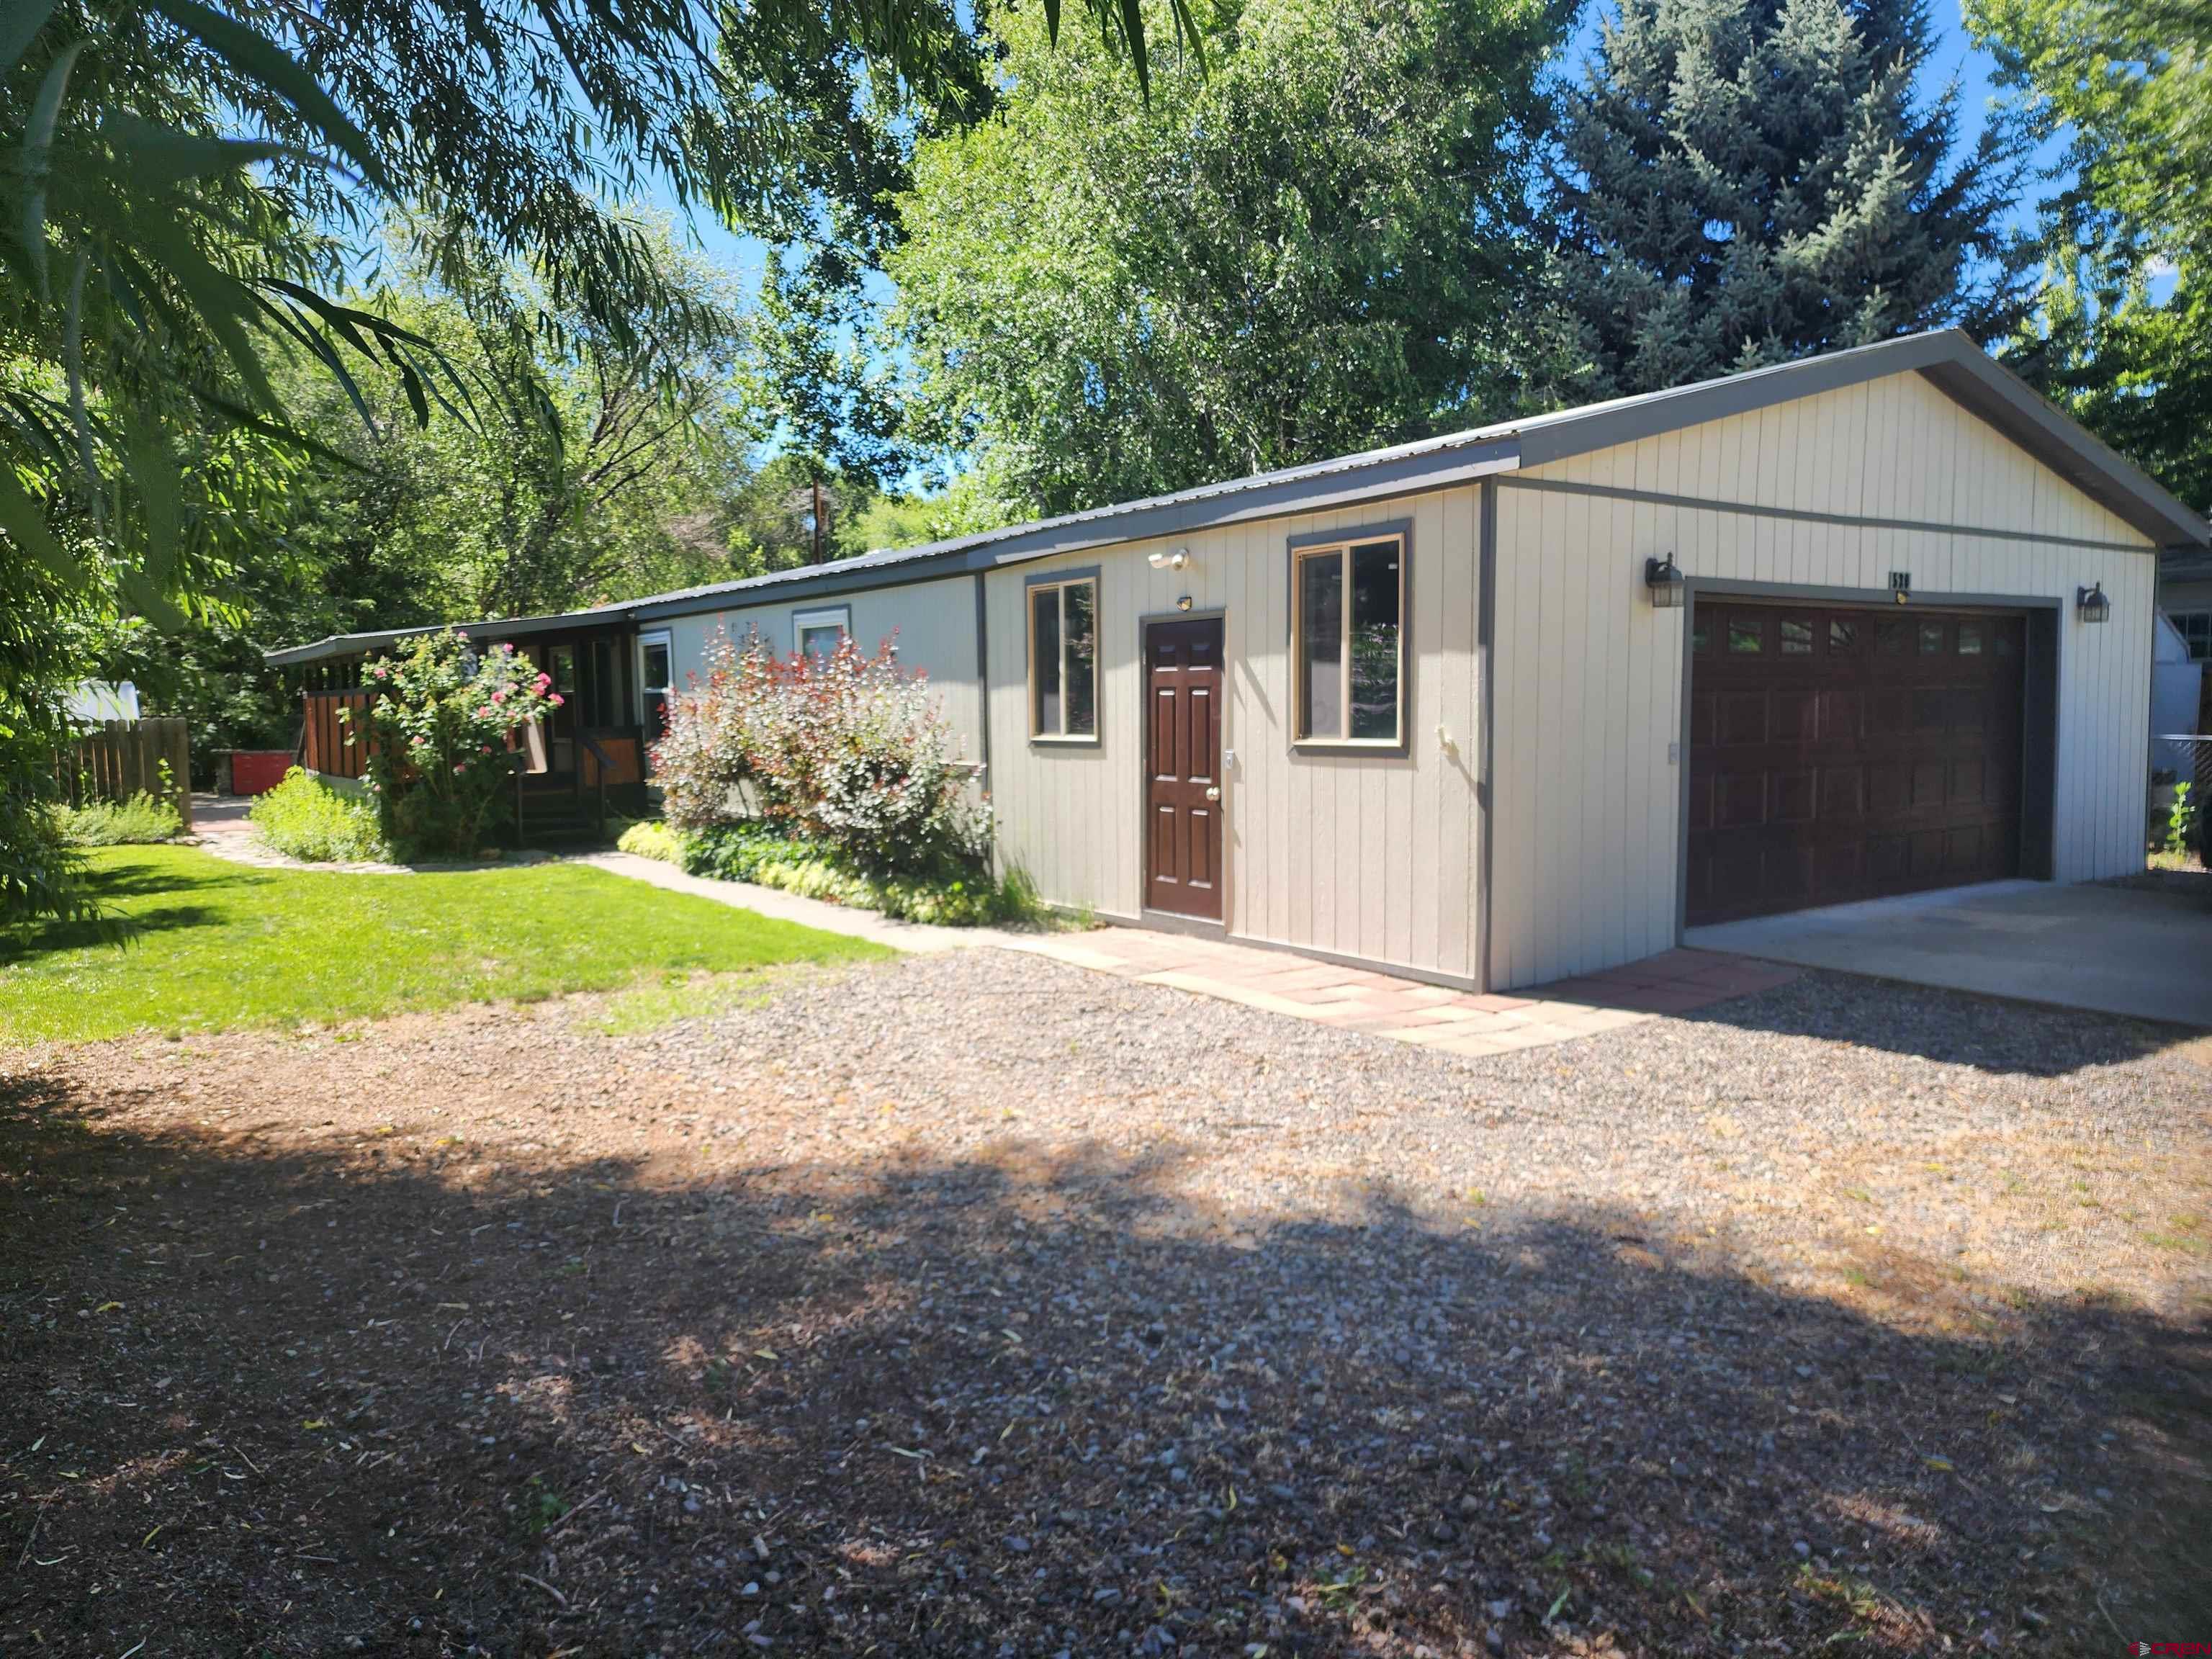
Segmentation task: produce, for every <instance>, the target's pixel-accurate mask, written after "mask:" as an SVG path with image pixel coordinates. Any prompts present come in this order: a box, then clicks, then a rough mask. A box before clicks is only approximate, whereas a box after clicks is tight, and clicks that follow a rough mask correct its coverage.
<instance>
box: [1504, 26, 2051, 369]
mask: <svg viewBox="0 0 2212 1659" xmlns="http://www.w3.org/2000/svg"><path fill="white" fill-rule="evenodd" d="M1933 47H1934V42H1933V38H1932V33H1931V30H1930V28H1929V21H1928V11H1927V6H1926V3H1925V0H1750V3H1743V0H1620V6H1619V9H1617V11H1615V12H1613V14H1612V15H1609V16H1607V17H1606V18H1605V19H1604V20H1603V27H1602V29H1601V34H1600V37H1599V40H1598V41H1597V43H1596V45H1595V47H1594V48H1593V50H1592V51H1591V52H1590V53H1589V57H1588V58H1587V59H1586V60H1585V62H1584V63H1583V66H1582V72H1581V75H1580V77H1579V79H1578V80H1576V81H1575V82H1572V83H1571V84H1570V85H1568V86H1567V87H1566V88H1564V90H1563V92H1562V94H1561V99H1560V110H1559V155H1558V157H1557V160H1556V162H1555V165H1554V166H1553V177H1552V188H1551V197H1552V207H1553V211H1554V213H1555V215H1556V219H1557V236H1558V242H1559V259H1558V264H1557V267H1556V270H1555V276H1556V283H1557V293H1556V299H1557V303H1558V306H1559V313H1558V314H1559V325H1558V331H1557V333H1556V335H1555V336H1554V337H1553V338H1552V339H1551V340H1550V342H1549V350H1548V353H1547V356H1548V359H1549V367H1548V368H1547V370H1546V373H1547V376H1548V377H1549V379H1550V380H1551V387H1550V390H1551V394H1552V396H1553V398H1557V399H1559V400H1560V401H1580V400H1583V399H1587V398H1601V397H1611V396H1615V395H1620V394H1624V393H1632V392H1650V391H1656V390H1659V389H1661V388H1663V387H1667V386H1680V385H1682V384H1683V383H1685V382H1687V381H1691V380H1703V379H1706V378H1709V377H1711V376H1714V375H1719V374H1729V373H1731V372H1733V371H1735V370H1738V369H1742V368H1755V367H1757V366H1759V364H1762V363H1771V362H1784V361H1787V360H1788V359H1790V358H1792V357H1797V356H1804V355H1807V354H1809V353H1813V352H1819V351H1827V350H1833V349H1838V348H1840V347H1845V346H1853V345H1860V344H1864V343H1868V342H1869V341H1874V340H1878V339H1882V338H1885V337H1889V336H1892V335H1896V334H1901V333H1909V332H1911V331H1915V330H1918V329H1923V328H1929V327H1935V326H1940V325H1947V324H1954V323H1956V324H1960V325H1964V326H1965V327H1966V328H1968V329H1970V330H1972V331H1974V332H1976V333H1978V334H1979V335H1981V336H1982V337H1985V338H1986V337H1992V336H1994V335H1998V334H2002V332H2003V331H2005V330H2006V329H2008V327H2009V326H2010V325H2012V323H2013V321H2014V320H2015V319H2016V318H2017V316H2018V315H2019V314H2020V310H2021V305H2022V303H2023V297H2024V290H2025V287H2026V276H2025V272H2024V264H2025V261H2024V258H2023V255H2022V253H2021V251H2020V250H2019V249H2018V248H2017V247H2015V246H2014V243H2013V239H2012V238H2011V237H2010V235H2009V234H2008V231H2007V229H2006V216H2007V215H2008V212H2009V211H2010V210H2011V209H2012V206H2013V203H2014V198H2015V192H2016V188H2017V183H2018V180H2019V179H2020V176H2021V143H2020V135H2019V133H2018V131H2016V128H2015V126H2014V125H2011V124H2008V123H2007V122H2005V121H2002V120H1996V121H1993V122H1992V123H1991V124H1990V125H1989V127H1988V128H1987V129H1985V131H1984V133H1983V135H1982V136H1981V137H1980V138H1979V139H1978V140H1977V141H1976V142H1975V143H1974V144H1973V145H1972V147H1971V148H1969V147H1965V146H1962V145H1961V144H1960V141H1959V106H1960V88H1959V87H1958V85H1957V83H1956V82H1952V83H1950V84H1948V85H1947V86H1945V87H1944V88H1942V90H1941V91H1939V92H1938V93H1937V94H1936V95H1935V96H1934V97H1933V98H1929V99H1923V97H1922V96H1921V95H1920V94H1919V93H1918V92H1917V90H1916V87H1917V82H1918V81H1919V79H1920V77H1921V76H1923V74H1924V73H1925V71H1926V70H1927V68H1928V64H1929V58H1930V55H1931V53H1932V51H1933Z"/></svg>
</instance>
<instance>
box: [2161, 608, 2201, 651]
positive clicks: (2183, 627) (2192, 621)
mask: <svg viewBox="0 0 2212 1659" xmlns="http://www.w3.org/2000/svg"><path fill="white" fill-rule="evenodd" d="M2166 621H2168V622H2170V623H2172V624H2173V626H2174V628H2175V629H2176V631H2178V632H2179V634H2180V635H2181V638H2182V641H2183V642H2184V643H2185V644H2186V645H2187V646H2188V647H2189V660H2190V661H2191V662H2212V611H2168V612H2167V613H2166Z"/></svg>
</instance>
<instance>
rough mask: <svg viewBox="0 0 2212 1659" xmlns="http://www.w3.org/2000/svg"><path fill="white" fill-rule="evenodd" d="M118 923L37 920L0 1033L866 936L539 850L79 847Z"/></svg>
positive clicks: (545, 981) (627, 977)
mask: <svg viewBox="0 0 2212 1659" xmlns="http://www.w3.org/2000/svg"><path fill="white" fill-rule="evenodd" d="M86 862H87V866H88V878H89V880H90V883H91V885H92V890H93V892H94V896H96V897H97V898H98V899H99V901H100V903H101V904H102V905H103V906H104V907H105V908H106V909H107V911H108V912H109V913H110V914H111V915H113V916H115V917H116V918H118V920H120V921H123V922H124V923H125V925H126V926H128V927H130V928H131V934H130V936H129V938H128V939H127V941H126V942H125V944H123V945H120V946H118V945H114V944H112V943H103V942H102V941H101V940H100V938H99V936H98V934H97V933H95V932H94V930H93V929H91V928H89V927H50V928H48V929H46V931H45V932H44V933H41V934H39V935H37V936H36V937H35V938H34V939H32V940H31V941H30V942H29V943H28V944H27V945H24V946H22V947H20V948H17V949H15V950H14V951H10V952H9V953H8V954H6V955H4V956H0V1042H41V1041H57V1042H98V1041H100V1040H101V1039H103V1038H107V1037H116V1036H128V1035H130V1034H131V1032H133V1031H143V1030H153V1031H160V1032H164V1033H168V1034H173V1035H181V1034H183V1033H185V1032H188V1031H189V1032H199V1031H216V1030H228V1029H231V1028H234V1027H239V1026H250V1025H294V1024H301V1023H302V1022H306V1021H309V1020H313V1021H320V1022H325V1023H327V1022H331V1021H335V1020H343V1019H361V1018H375V1017H377V1016H380V1015H385V1014H392V1013H397V1012H401V1011H402V1010H405V1009H418V1008H438V1007H445V1006H449V1005H452V1004H454V1003H459V1002H476V1001H489V1000H518V1001H527V1000H535V999H538V998H540V997H546V996H552V995H556V994H559V993H562V992H565V991H602V990H612V989H616V988H618V987H626V986H629V984H631V983H632V982H633V981H635V980H637V979H638V978H639V977H640V976H641V975H643V974H647V973H653V974H659V973H665V972H667V971H669V970H671V969H673V970H681V971H683V972H685V973H687V974H688V973H710V974H712V973H732V972H736V971H738V970H740V969H752V968H764V967H769V966H772V965H774V964H775V963H786V962H829V961H843V960H857V959H862V958H869V957H880V956H884V955H886V954H888V953H887V952H886V951H884V950H883V948H882V947H881V946H878V945H870V944H867V943H865V942H864V941H861V940H858V939H842V938H839V937H837V936H836V935H834V934H829V933H820V932H817V931H816V930H815V929H813V928H811V927H799V926H797V925H796V924H794V923H790V922H783V921H770V920H769V919H767V918H766V917H763V916H757V915H751V914H750V913H748V912H745V911H741V910H734V909H732V908H729V907H727V906H726V905H721V904H717V903H714V902H712V901H711V900H708V899H702V898H698V897H695V896H692V895H690V894H688V893H668V892H663V891H661V890H659V889H658V888H653V887H648V886H647V885H645V884H643V883H641V882H634V881H627V880H625V879H623V878H622V877H620V876H616V875H611V874H609V873H608V872H605V871H604V870H593V869H590V868H587V867H585V866H578V865H568V864H540V865H532V866H524V867H521V868H518V869H491V870H461V871H453V872H448V873H436V874H422V875H407V876H398V875H369V874H346V873H343V872H325V871H313V870H261V869H252V868H249V867H247V866H243V865H236V864H228V863H226V862H224V861H223V860H220V859H216V858H214V857H211V856H210V855H209V854H205V853H202V852H198V851H197V850H195V849H193V848H185V847H159V848H107V849H105V850H101V851H98V852H94V853H92V854H89V855H88V858H87V860H86Z"/></svg>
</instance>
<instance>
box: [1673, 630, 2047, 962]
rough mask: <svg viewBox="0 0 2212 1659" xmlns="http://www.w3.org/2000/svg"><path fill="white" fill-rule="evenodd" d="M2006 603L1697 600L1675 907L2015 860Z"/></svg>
mask: <svg viewBox="0 0 2212 1659" xmlns="http://www.w3.org/2000/svg"><path fill="white" fill-rule="evenodd" d="M2026 643H2027V641H2026V621H2025V619H2024V618H2023V617H2019V616H2002V615H1990V614H1960V613H1953V612H1936V611H1917V610H1911V609H1905V608H1899V609H1898V610H1895V611H1875V610H1842V609H1821V608H1816V607H1811V606H1796V605H1749V604H1742V603H1738V602H1735V601H1732V600H1700V601H1699V604H1698V606H1697V611H1696V616H1695V623H1694V625H1693V628H1692V635H1691V653H1692V658H1691V666H1690V837H1689V893H1688V904H1687V920H1688V921H1689V922H1690V923H1691V924H1692V925H1693V926H1694V925H1695V924H1697V923H1699V922H1708V921H1726V920H1728V919H1729V918H1730V917H1733V916H1750V915H1764V914H1767V913H1770V912H1772V911H1777V910H1796V909H1801V908H1804V907H1806V906H1808V905H1815V904H1841V903H1844V902H1848V901H1850V900H1852V899H1861V898H1872V897H1875V896H1880V895H1882V894H1887V893H1902V892H1910V891H1911V890H1914V889H1916V888H1926V887H1949V886H1956V885H1960V884H1964V883H1966V882H1972V881H1989V880H1994V879H1996V878H1998V877H2002V876H2010V875H2015V874H2017V873H2018V872H2019V870H2020V841H2021V814H2020V802H2021V731H2022V726H2021V720H2022V715H2021V687H2022V684H2023V675H2022V671H2021V670H2022V658H2023V656H2024V654H2025V650H2026Z"/></svg>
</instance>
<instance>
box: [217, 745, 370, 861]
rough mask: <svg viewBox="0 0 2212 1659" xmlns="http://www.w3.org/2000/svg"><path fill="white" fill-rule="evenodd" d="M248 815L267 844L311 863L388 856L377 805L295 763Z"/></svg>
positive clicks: (249, 809) (262, 840) (256, 831)
mask: <svg viewBox="0 0 2212 1659" xmlns="http://www.w3.org/2000/svg"><path fill="white" fill-rule="evenodd" d="M246 817H247V819H248V820H249V821H250V822H251V823H252V825H253V831H254V833H255V834H256V835H257V836H259V837H260V838H261V842H262V844H263V845H264V846H265V847H267V848H270V850H272V851H274V852H278V853H282V854H284V855H285V856H286V857H287V858H295V859H300V860H303V861H305V862H307V863H309V864H356V863H365V862H368V861H370V860H377V859H382V858H385V857H387V856H388V853H387V850H386V847H385V845H384V837H383V836H381V835H380V833H378V830H377V827H376V808H375V807H374V806H373V805H370V804H369V803H368V801H366V800H363V799H360V798H359V797H357V796H351V795H343V794H340V793H338V792H337V790H335V789H333V788H331V787H330V786H329V785H328V784H326V783H325V782H323V781H321V780H320V779H319V778H316V777H313V776H310V775H308V774H307V773H306V772H303V771H301V769H299V768H298V767H296V766H295V767H294V768H293V769H291V770H290V771H289V772H287V773H286V774H285V775H284V781H283V782H282V783H280V784H278V785H277V786H276V787H275V788H274V789H271V790H270V791H269V792H268V793H266V794H264V795H259V796H257V797H256V798H255V799H254V802H253V805H252V806H251V807H249V808H247V809H246Z"/></svg>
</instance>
